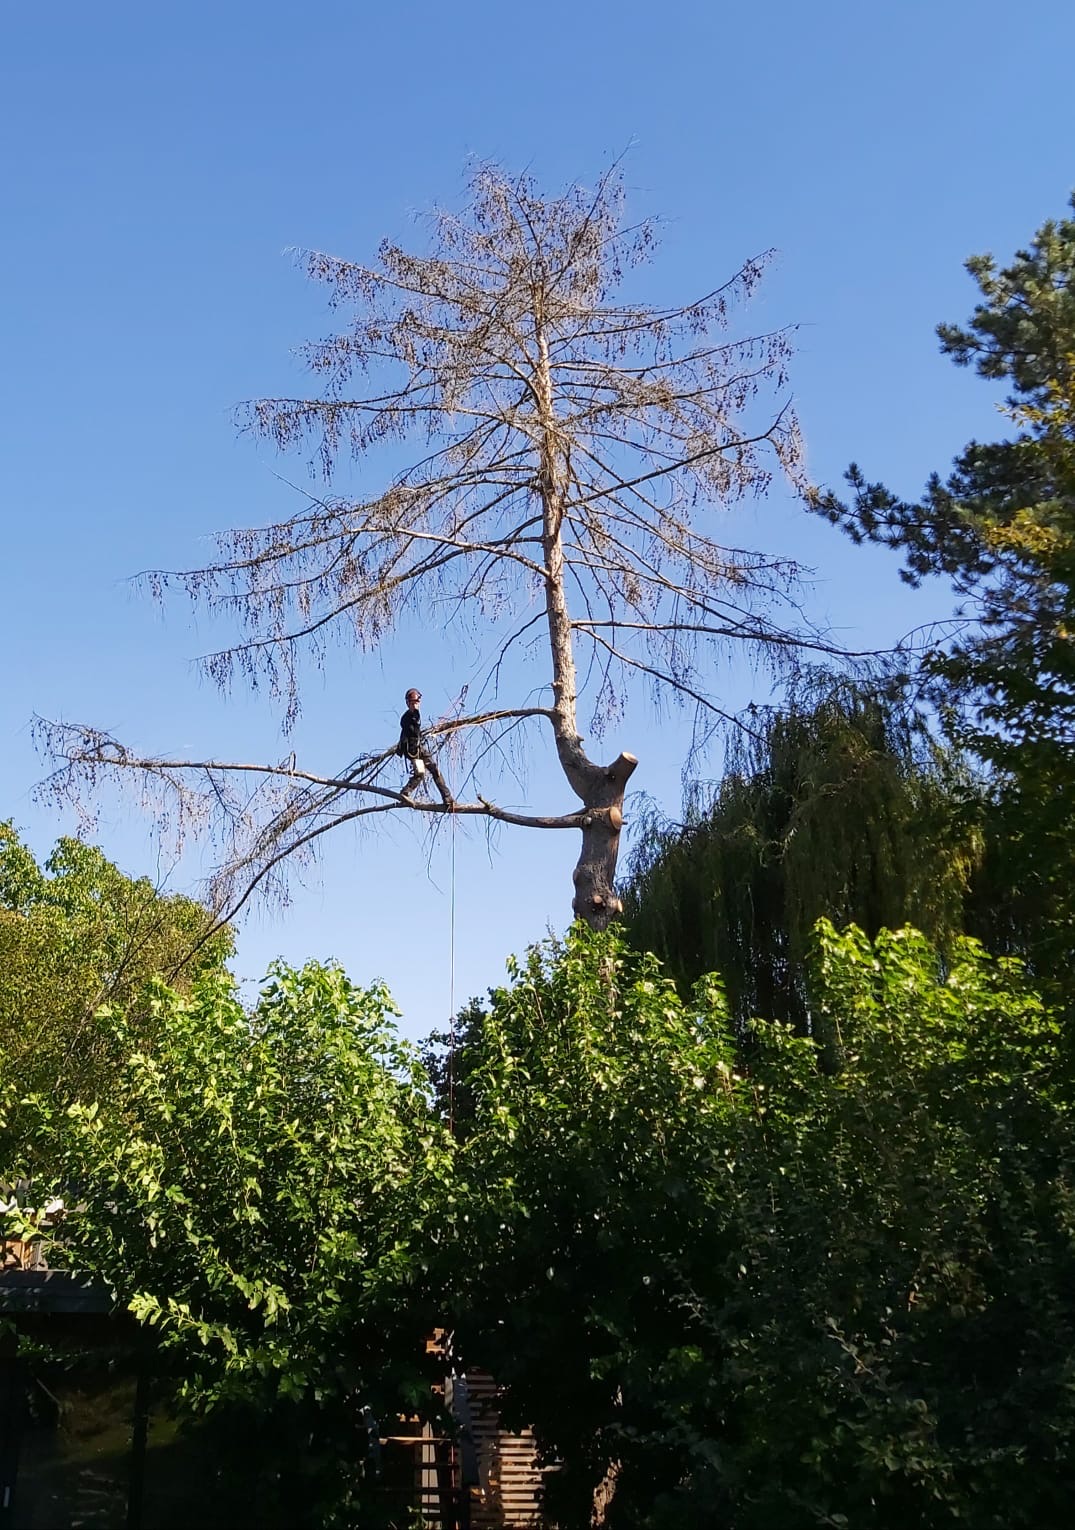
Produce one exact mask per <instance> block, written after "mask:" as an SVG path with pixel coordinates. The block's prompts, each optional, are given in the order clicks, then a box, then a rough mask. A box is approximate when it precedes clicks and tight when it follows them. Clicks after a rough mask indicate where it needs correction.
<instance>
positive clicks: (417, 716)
mask: <svg viewBox="0 0 1075 1530" xmlns="http://www.w3.org/2000/svg"><path fill="white" fill-rule="evenodd" d="M421 699H422V693H421V691H419V690H415V688H414V686H412V687H411V689H410V690H409V691H408V692H407V694H406V696H405V697H404V700H405V701H406V703H407V710H406V711H405V712H404V714H403V716H402V717H401V718H400V720H399V745H398V747H397V749H396V753H397V754H398V755H399V756H400V758H401V759H404V760H406V761H407V763H408V765H409V766H410V771H411V775H410V779H409V780H408V782H407V784H406V786H405V787H404V788H403V791H402V792H401V794H400V795H401V796H404V797H410V795H411V793H412V792H413V791H414V790H415V788H416V787H417V786H418V784H419V783H420V781H421V780H422V777H423V776H424V775H425V774H426V772H427V771H428V772H429V775H430V777H431V778H432V780H433V783H434V785H435V786H436V788H437V790H438V792H440V795H441V800H442V801H443V803H444V805H445V807H451V805H452V796H451V793H450V792H449V790H448V788H447V786H446V785H445V781H444V777H443V776H442V775H441V773H440V770H439V768H438V766H437V762H436V760H435V759H434V758H433V756H432V755H431V754H430V752H429V747H428V745H427V744H426V741H425V740H424V739H423V737H422V714H421V712H420V711H419V710H418V704H419V702H420V701H421Z"/></svg>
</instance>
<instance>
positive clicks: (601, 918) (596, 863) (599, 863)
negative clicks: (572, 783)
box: [571, 754, 638, 930]
mask: <svg viewBox="0 0 1075 1530" xmlns="http://www.w3.org/2000/svg"><path fill="white" fill-rule="evenodd" d="M637 764H638V761H637V759H636V758H635V756H634V755H633V754H621V755H620V757H619V759H618V760H613V762H612V764H611V765H608V766H606V767H605V768H604V769H603V770H601V769H594V771H593V776H592V780H591V782H590V783H588V790H587V792H586V796H585V798H584V801H585V805H586V810H587V811H586V817H585V819H584V820H583V829H582V852H581V854H580V855H579V860H578V865H577V866H576V867H575V871H574V883H575V897H574V900H573V902H572V904H571V907H572V908H573V909H574V911H575V915H576V917H577V918H579V919H585V921H586V923H587V924H588V925H589V926H590V928H591V929H593V930H606V929H607V928H608V926H609V925H610V924H611V922H612V920H613V919H615V918H616V916H617V915H618V914H619V913H621V912H622V910H623V904H622V903H621V902H620V900H619V898H617V896H616V891H615V884H616V863H617V861H618V859H619V854H620V830H621V829H622V828H623V797H624V792H625V790H626V787H627V782H628V781H629V780H630V778H631V774H632V772H633V771H634V768H635V766H636V765H637Z"/></svg>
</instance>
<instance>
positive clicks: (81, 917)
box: [0, 823, 231, 1102]
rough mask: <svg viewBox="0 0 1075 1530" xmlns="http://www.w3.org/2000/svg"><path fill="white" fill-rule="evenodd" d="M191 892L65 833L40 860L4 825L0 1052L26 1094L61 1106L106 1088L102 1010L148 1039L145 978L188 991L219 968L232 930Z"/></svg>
mask: <svg viewBox="0 0 1075 1530" xmlns="http://www.w3.org/2000/svg"><path fill="white" fill-rule="evenodd" d="M210 924H211V920H210V916H209V914H208V913H207V912H206V910H205V909H204V908H202V907H201V905H200V904H198V903H196V902H194V901H193V900H192V899H190V898H184V897H177V896H169V895H166V894H163V893H162V892H161V891H160V890H159V889H158V888H157V887H155V886H154V885H153V883H152V882H151V881H150V880H149V879H148V878H146V877H141V878H130V877H126V876H124V875H123V873H122V872H121V871H120V870H119V869H118V868H117V867H116V866H114V865H113V864H112V862H111V861H109V860H108V859H107V857H106V856H105V855H104V854H103V852H102V851H101V850H99V849H97V848H95V847H93V846H91V845H86V844H83V843H82V842H81V841H79V840H76V839H61V840H59V841H58V843H57V845H56V848H55V849H54V850H53V852H52V854H51V856H50V857H49V858H48V860H47V861H46V862H45V864H44V866H39V865H38V863H37V861H36V860H35V859H34V857H33V855H32V854H31V852H30V850H29V849H28V848H27V847H26V845H24V844H23V843H22V841H21V840H20V839H19V837H18V835H17V834H16V832H15V830H14V828H13V827H12V825H11V824H10V823H2V824H0V1057H2V1059H3V1068H4V1071H5V1073H6V1075H7V1077H8V1078H9V1079H10V1080H11V1081H12V1082H13V1083H14V1084H17V1085H18V1088H19V1089H20V1090H21V1091H22V1092H23V1093H32V1092H34V1091H41V1092H47V1093H48V1094H49V1095H50V1096H51V1097H52V1098H53V1099H54V1100H56V1101H58V1102H64V1101H67V1100H72V1099H78V1098H97V1097H98V1096H101V1095H103V1094H105V1093H107V1091H108V1088H109V1084H110V1079H111V1074H112V1061H113V1059H112V1053H111V1050H110V1042H109V1039H108V1037H107V1035H106V1034H105V1032H104V1031H103V1030H102V1029H101V1028H100V1027H99V1026H97V1025H96V1024H95V1022H94V1018H93V1017H94V1013H95V1011H96V1010H97V1009H98V1008H99V1007H100V1006H101V1005H102V1004H107V1003H115V1004H118V1005H120V1006H122V1007H124V1008H126V1009H129V1011H130V1018H131V1024H132V1026H136V1027H137V1028H138V1029H139V1031H140V1034H141V1035H142V1038H143V1041H144V1042H145V1043H146V1044H148V1043H149V1040H150V1038H151V1037H152V1035H153V1034H155V1032H156V1029H157V1022H156V1020H155V1018H154V1016H153V1015H152V1014H151V1012H150V1010H149V1009H148V1008H147V1007H146V1006H145V1005H142V1004H141V1003H140V1000H139V997H138V996H139V995H140V994H141V993H142V991H143V990H144V988H145V985H146V982H147V980H148V979H149V978H151V977H153V976H156V975H159V974H161V975H165V976H167V977H168V978H169V979H170V981H171V982H173V983H174V984H175V985H176V986H177V987H178V988H179V989H180V990H183V989H185V988H187V987H189V984H190V982H191V981H192V980H193V979H195V978H196V977H197V976H199V975H200V974H202V973H205V972H210V971H216V970H219V969H220V968H222V966H223V964H224V962H225V961H226V960H227V958H228V956H229V955H230V953H231V936H230V934H229V932H228V931H227V930H216V931H214V932H213V933H211V934H208V938H207V939H203V937H205V936H206V935H207V933H208V932H209V929H210Z"/></svg>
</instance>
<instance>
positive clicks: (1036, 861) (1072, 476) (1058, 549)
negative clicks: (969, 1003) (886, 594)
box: [820, 218, 1075, 998]
mask: <svg viewBox="0 0 1075 1530" xmlns="http://www.w3.org/2000/svg"><path fill="white" fill-rule="evenodd" d="M967 269H968V271H969V272H970V274H971V276H972V277H973V279H974V281H975V283H976V285H977V287H978V290H979V293H980V301H979V302H978V304H977V306H976V307H975V309H974V312H973V314H972V315H971V318H970V320H969V321H968V323H967V324H966V325H956V324H942V325H940V326H939V328H938V335H939V337H940V341H941V349H942V351H943V352H944V353H945V354H946V355H949V356H951V357H952V359H953V360H954V361H955V363H956V364H957V365H958V366H968V367H969V366H973V367H974V368H975V370H976V371H977V373H978V375H979V376H980V377H982V378H985V379H987V380H989V381H995V382H1005V383H1007V384H1009V386H1010V392H1009V394H1008V397H1007V400H1006V404H1005V406H1004V412H1005V413H1006V414H1007V416H1008V417H1009V419H1010V421H1011V424H1012V426H1013V427H1014V431H1013V433H1012V434H1011V435H1009V436H1008V437H1007V439H1004V440H1000V441H992V442H986V443H982V442H978V441H972V442H970V444H969V445H968V446H967V447H966V448H965V449H964V450H963V451H962V452H961V454H960V455H959V456H958V457H957V458H956V461H955V465H954V467H953V470H952V472H951V473H950V474H949V476H948V477H947V478H946V479H943V480H942V478H941V477H940V476H939V475H938V474H936V473H935V474H934V475H933V476H932V477H931V478H930V479H929V482H928V484H927V486H926V491H925V494H924V495H923V497H922V498H921V499H920V500H918V501H916V502H911V501H907V500H904V499H902V498H901V497H900V496H899V495H897V494H894V493H892V492H891V491H890V490H889V489H887V488H885V487H884V485H882V484H880V483H871V482H869V481H868V480H867V478H866V477H865V475H864V474H863V473H862V472H861V470H860V469H859V468H858V467H857V466H853V467H852V468H851V470H850V472H849V474H848V479H849V483H850V486H851V489H852V497H851V499H850V501H849V502H847V503H843V502H841V501H840V500H839V499H837V498H836V497H835V496H828V497H826V498H823V499H822V500H821V502H820V508H821V510H822V511H823V512H824V513H825V514H827V515H828V516H829V517H830V518H831V519H833V520H834V521H836V522H837V523H838V524H839V525H841V526H843V527H844V529H845V530H846V531H848V532H849V533H850V535H851V536H852V537H854V538H855V539H856V540H869V541H873V542H880V543H882V544H885V545H887V546H891V547H893V548H896V549H897V550H899V551H900V552H902V553H903V555H904V568H903V577H904V578H905V579H907V580H909V581H910V582H911V583H912V584H917V583H919V582H920V581H921V580H922V579H924V578H926V577H927V576H930V575H940V576H942V577H945V578H948V579H950V580H951V581H952V583H953V584H954V587H955V589H956V591H957V593H958V595H959V597H960V599H961V602H962V605H961V615H960V618H959V620H958V621H957V623H956V624H955V628H954V631H952V632H951V633H950V634H949V637H948V640H947V641H945V642H943V643H941V644H940V645H939V646H938V647H937V649H936V650H935V651H934V652H933V653H932V654H931V655H930V656H929V657H928V659H927V661H926V672H927V674H928V675H929V676H930V677H931V678H932V680H933V682H934V684H933V693H934V697H935V699H936V701H937V703H938V705H939V706H940V707H941V708H942V709H943V710H944V711H945V712H946V713H947V716H948V720H949V726H950V727H951V728H952V729H953V731H954V732H955V734H956V736H957V737H958V738H959V740H960V741H961V742H962V743H964V744H968V745H970V747H972V748H973V749H974V750H976V751H977V752H978V753H979V755H981V756H982V758H984V759H985V760H986V761H988V762H989V763H990V764H991V765H992V766H993V767H994V768H995V770H996V772H997V801H998V806H999V808H1000V811H1001V814H1002V816H1003V835H1004V847H1003V855H1002V857H1001V858H1000V861H999V862H998V866H999V869H1000V874H1001V875H1002V876H1003V878H1004V880H1005V881H1006V883H1007V885H1008V887H1009V888H1010V890H1011V893H1012V896H1013V898H1014V899H1015V901H1016V903H1017V904H1018V905H1019V907H1020V910H1021V912H1020V914H1019V922H1020V923H1021V924H1022V926H1023V927H1024V928H1027V929H1029V928H1031V927H1033V926H1035V925H1036V926H1037V927H1038V928H1039V930H1040V932H1041V936H1042V938H1040V939H1039V940H1037V941H1036V942H1035V949H1034V962H1035V973H1036V975H1037V977H1038V979H1039V981H1041V982H1043V983H1045V984H1048V985H1050V991H1051V992H1052V993H1053V995H1054V996H1055V997H1057V998H1059V997H1060V995H1059V990H1058V989H1057V988H1056V987H1055V984H1054V983H1053V978H1054V975H1055V973H1056V971H1057V970H1058V969H1060V968H1061V967H1062V966H1063V965H1064V963H1065V962H1066V960H1067V958H1068V956H1069V955H1070V952H1071V949H1072V931H1073V930H1075V906H1073V904H1072V901H1071V889H1072V887H1073V886H1075V861H1073V860H1072V849H1071V847H1072V839H1071V834H1070V824H1071V820H1072V811H1073V806H1075V764H1073V762H1075V647H1073V636H1072V635H1073V633H1075V287H1073V280H1072V278H1073V274H1075V220H1073V219H1071V218H1063V219H1059V220H1052V219H1050V220H1049V221H1047V222H1046V223H1044V224H1043V225H1042V227H1041V228H1040V229H1039V230H1038V232H1037V234H1036V235H1035V237H1034V239H1033V240H1032V241H1031V243H1030V245H1029V247H1028V248H1027V249H1025V250H1020V251H1018V252H1017V253H1016V255H1015V257H1014V259H1013V260H1012V262H1011V263H1010V264H1009V265H1007V266H1003V267H998V265H997V263H996V262H995V261H994V259H993V258H992V257H991V256H989V255H978V256H975V257H973V258H972V259H971V260H969V261H968V262H967ZM998 933H1000V934H1002V933H1003V932H1002V931H998Z"/></svg>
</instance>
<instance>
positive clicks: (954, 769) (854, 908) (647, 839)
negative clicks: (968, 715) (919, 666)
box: [624, 673, 983, 1030]
mask: <svg viewBox="0 0 1075 1530" xmlns="http://www.w3.org/2000/svg"><path fill="white" fill-rule="evenodd" d="M754 728H755V733H754V737H753V739H749V740H746V741H740V742H739V744H738V745H737V746H736V749H735V751H734V752H733V754H732V756H731V758H730V762H729V764H730V769H729V770H728V772H727V774H726V775H725V777H724V779H723V780H722V781H721V782H720V784H719V785H718V786H717V788H716V790H715V792H714V793H713V794H712V796H711V797H709V798H707V797H705V796H704V795H703V794H702V793H701V791H699V790H697V789H696V790H695V792H694V793H693V796H692V797H691V798H689V799H688V804H687V814H686V822H685V823H684V824H676V825H673V826H670V827H668V826H654V827H651V828H650V830H649V831H648V832H644V833H643V836H642V838H641V841H640V843H639V845H638V847H637V849H636V850H635V853H634V856H633V859H632V863H631V867H630V875H629V879H628V882H627V886H626V888H625V890H624V918H625V921H626V925H627V929H628V933H629V938H630V939H631V941H632V943H633V944H634V945H635V946H637V947H638V948H639V949H642V950H650V951H653V952H655V953H656V954H657V955H658V956H660V958H661V960H662V961H663V962H664V964H665V966H666V969H667V971H668V972H669V973H670V974H671V975H672V976H673V977H675V979H676V981H677V983H678V985H679V988H680V992H681V993H683V994H686V993H688V992H689V990H690V986H691V984H692V983H693V982H695V980H696V979H697V978H698V977H700V976H701V975H702V974H703V973H705V972H710V971H713V970H718V971H719V972H720V973H721V975H722V977H723V978H724V980H725V982H726V984H727V987H728V994H729V998H730V1001H731V1005H732V1011H733V1014H734V1015H735V1017H736V1019H737V1021H738V1022H739V1023H741V1024H742V1023H744V1022H745V1021H747V1020H749V1019H750V1018H751V1017H752V1016H755V1015H764V1016H767V1017H768V1018H770V1019H777V1020H784V1021H787V1022H788V1023H790V1024H792V1025H794V1026H795V1027H796V1028H797V1029H799V1030H803V1029H805V1027H806V1023H807V1017H806V995H805V989H804V971H803V962H804V958H805V954H806V949H807V945H808V943H809V940H810V935H811V931H812V930H813V927H814V925H815V923H816V922H817V920H818V919H819V918H822V917H827V918H830V919H832V920H833V921H834V922H835V923H837V924H846V923H855V924H857V925H859V926H861V927H862V928H863V929H865V930H866V931H867V933H869V934H871V935H873V934H876V933H877V931H878V930H880V929H882V928H885V927H890V928H894V927H898V926H900V925H902V924H905V923H913V924H914V925H916V927H918V928H920V929H922V930H924V931H925V932H926V933H927V934H928V935H929V936H930V937H931V938H932V939H933V940H935V941H937V942H938V943H939V944H940V945H942V946H945V945H947V944H948V943H949V942H950V940H951V939H952V937H953V936H954V935H955V934H956V933H957V932H959V931H960V930H961V929H962V928H963V917H964V898H965V894H966V892H967V889H968V884H969V883H970V881H971V878H972V875H973V873H974V871H975V868H976V866H977V864H978V862H979V860H980V858H981V855H982V832H981V818H982V811H983V804H982V800H981V789H980V787H979V786H978V785H977V783H976V782H975V781H974V780H973V778H972V776H971V775H970V773H969V772H968V771H967V769H966V768H965V766H963V765H962V764H961V762H960V760H959V758H958V756H956V755H954V754H953V753H951V752H948V751H944V750H942V749H940V748H938V746H937V745H936V744H935V743H934V742H933V741H932V740H931V738H930V737H929V736H928V734H927V733H926V732H925V730H924V729H923V727H922V725H921V723H920V722H919V721H918V719H917V718H916V717H915V716H914V714H913V713H912V712H911V711H910V710H909V709H908V708H907V707H906V706H904V705H903V704H902V703H901V702H900V700H899V699H894V698H893V697H892V696H891V695H889V694H888V693H886V691H885V690H884V689H882V688H881V687H880V686H876V687H868V686H862V685H857V684H854V683H851V682H849V681H846V680H842V679H841V678H840V677H838V676H834V675H829V674H825V673H818V674H816V675H815V676H813V677H812V683H811V684H810V685H809V686H808V687H800V689H799V690H798V691H797V692H796V693H795V694H794V695H793V696H792V697H791V700H790V703H789V705H788V706H787V707H786V708H784V709H780V710H775V709H774V710H770V711H765V712H758V714H757V715H756V718H755V722H754Z"/></svg>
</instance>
